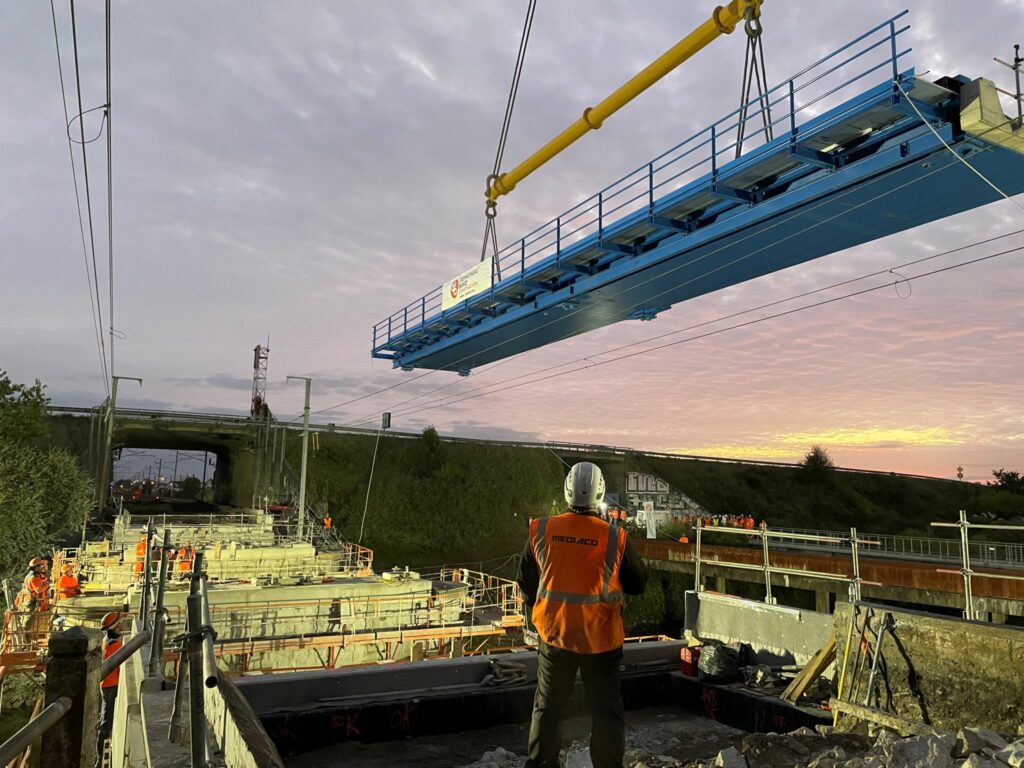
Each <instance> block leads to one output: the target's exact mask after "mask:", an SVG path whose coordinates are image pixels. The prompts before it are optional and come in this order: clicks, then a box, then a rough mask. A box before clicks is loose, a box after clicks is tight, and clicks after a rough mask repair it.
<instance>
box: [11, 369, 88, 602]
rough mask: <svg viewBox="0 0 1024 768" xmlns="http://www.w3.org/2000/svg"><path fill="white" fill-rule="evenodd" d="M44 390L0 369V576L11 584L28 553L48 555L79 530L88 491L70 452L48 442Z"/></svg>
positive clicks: (86, 506) (37, 384)
mask: <svg viewBox="0 0 1024 768" xmlns="http://www.w3.org/2000/svg"><path fill="white" fill-rule="evenodd" d="M44 389H45V388H44V387H43V385H42V384H40V383H39V382H38V381H36V382H35V384H33V385H31V386H30V385H25V384H15V383H13V382H12V381H11V380H10V378H9V377H8V376H7V374H6V373H5V372H4V371H0V530H2V531H3V532H4V535H3V537H0V577H2V578H10V579H13V580H15V583H20V581H21V577H22V576H23V575H24V573H25V567H26V563H27V562H28V560H29V559H30V558H31V557H45V556H47V555H48V554H49V552H50V550H51V549H52V548H53V547H54V546H56V545H58V544H60V543H61V541H62V538H63V537H64V536H66V535H68V534H70V533H71V532H73V531H75V530H80V529H81V525H82V520H83V519H84V518H85V514H86V512H87V511H88V510H89V506H90V501H91V496H92V494H91V488H90V482H89V478H88V477H87V475H86V474H85V473H84V472H83V471H82V469H81V467H79V465H78V462H77V460H76V459H75V457H74V456H72V454H70V453H69V452H68V451H67V450H65V449H63V448H53V447H48V446H47V443H48V426H49V424H48V419H47V417H46V404H47V402H48V398H47V397H46V395H45V392H44Z"/></svg>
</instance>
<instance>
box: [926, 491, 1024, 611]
mask: <svg viewBox="0 0 1024 768" xmlns="http://www.w3.org/2000/svg"><path fill="white" fill-rule="evenodd" d="M932 526H933V527H935V528H959V529H960V553H961V565H960V570H959V573H960V574H961V575H962V576H963V578H964V618H966V619H971V620H974V619H977V618H978V615H977V609H976V607H975V605H974V584H973V580H974V579H975V578H982V579H991V578H999V579H1008V580H1011V581H1024V576H1015V575H1012V574H1008V573H999V574H991V573H983V572H979V571H975V570H973V569H972V568H971V542H970V534H969V531H970V529H971V528H979V529H981V530H988V531H1024V525H993V524H985V523H972V522H969V521H968V520H967V513H966V512H965V511H964V510H962V509H961V510H960V519H959V520H958V521H957V522H955V523H932ZM983 546H988V545H987V544H986V545H983ZM936 570H937V571H939V573H957V571H951V570H948V569H945V568H937V569H936Z"/></svg>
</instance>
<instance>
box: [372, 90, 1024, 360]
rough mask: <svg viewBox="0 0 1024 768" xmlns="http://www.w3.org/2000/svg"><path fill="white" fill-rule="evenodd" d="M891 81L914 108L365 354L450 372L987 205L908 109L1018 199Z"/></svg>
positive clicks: (603, 234)
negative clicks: (926, 117)
mask: <svg viewBox="0 0 1024 768" xmlns="http://www.w3.org/2000/svg"><path fill="white" fill-rule="evenodd" d="M903 83H904V88H905V89H906V90H907V91H908V92H909V94H910V96H911V97H912V99H913V103H912V104H911V103H908V100H907V99H906V98H902V97H901V96H900V95H899V94H898V91H897V92H896V93H895V94H894V89H893V85H892V83H891V82H890V83H885V84H882V85H879V86H878V87H876V88H873V89H871V90H869V91H867V92H865V93H863V94H861V95H859V96H857V97H856V98H854V99H851V100H850V101H848V102H846V103H844V104H842V105H841V106H839V107H836V108H835V109H833V110H831V111H829V112H827V113H825V114H824V115H822V116H820V117H818V118H816V119H814V120H812V121H810V122H809V123H807V124H805V125H801V126H799V127H797V128H796V130H795V132H793V133H790V132H787V133H786V135H784V136H781V137H778V138H776V139H775V140H773V141H771V142H770V143H767V144H765V145H763V146H761V147H759V148H758V149H756V150H754V151H753V152H751V153H749V154H748V155H744V156H742V157H740V158H738V159H736V160H733V161H732V162H729V163H727V164H725V165H722V166H721V167H720V168H717V169H716V170H714V171H713V172H711V173H708V174H706V175H704V176H702V177H701V178H699V179H696V180H694V181H693V182H691V183H688V184H686V185H685V186H683V187H682V188H680V189H677V190H675V191H673V192H670V193H669V194H667V195H664V196H663V197H661V198H660V199H654V198H653V197H652V199H651V202H650V204H649V205H643V206H642V207H640V209H639V210H635V211H634V212H632V213H630V214H629V215H627V216H625V217H624V218H621V219H620V220H618V221H615V222H608V221H607V219H608V217H607V216H605V221H604V222H602V223H600V224H599V226H598V231H595V232H594V233H593V234H591V235H589V236H587V237H585V238H583V239H580V240H578V241H577V242H574V243H572V244H571V245H564V244H562V245H561V246H560V247H559V248H558V250H557V251H554V250H553V252H552V253H551V254H550V255H549V256H547V257H546V258H544V259H542V260H540V261H538V262H536V263H534V264H532V265H530V264H528V263H524V265H523V269H522V271H520V272H519V274H517V275H515V276H513V277H510V278H506V279H505V280H502V281H499V282H497V283H496V284H495V285H494V287H493V288H492V289H490V290H489V291H485V292H484V293H482V294H479V295H477V296H475V297H472V298H470V299H468V300H467V301H465V302H463V303H462V304H459V305H456V306H455V307H453V308H451V309H449V310H447V311H442V312H438V313H437V314H435V315H433V316H430V317H423V318H422V321H421V318H420V317H415V322H413V318H411V317H408V316H406V317H405V318H396V317H395V316H392V320H393V321H394V322H389V323H388V324H387V327H386V331H385V332H384V334H383V336H379V335H377V332H376V331H375V346H374V350H373V354H374V356H377V357H383V358H387V359H391V360H393V362H394V365H395V366H396V367H398V366H401V367H420V368H432V369H445V370H459V371H462V372H464V371H467V370H469V369H471V368H474V367H476V366H480V365H484V364H486V363H490V362H493V361H495V360H500V359H503V358H506V357H509V356H511V355H514V354H518V353H521V352H524V351H527V350H530V349H535V348H538V347H542V346H545V345H547V344H551V343H553V342H556V341H559V340H561V339H565V338H569V337H572V336H575V335H577V334H580V333H585V332H587V331H590V330H593V329H596V328H600V327H603V326H606V325H609V324H612V323H616V322H619V321H622V320H626V319H635V318H638V319H651V318H653V317H654V316H655V315H656V314H657V313H659V312H661V311H664V310H666V309H668V308H669V307H671V306H672V305H674V304H677V303H679V302H683V301H686V300H688V299H692V298H694V297H697V296H701V295H703V294H707V293H711V292H713V291H717V290H720V289H722V288H726V287H728V286H731V285H736V284H738V283H742V282H745V281H747V280H751V279H753V278H756V277H759V276H762V275H766V274H769V273H771V272H775V271H778V270H781V269H786V268H787V267H791V266H794V265H797V264H801V263H803V262H806V261H809V260H812V259H816V258H819V257H821V256H825V255H827V254H831V253H836V252H838V251H842V250H844V249H847V248H851V247H853V246H857V245H861V244H863V243H866V242H870V241H872V240H876V239H878V238H881V237H885V236H887V235H890V234H893V233H896V232H901V231H904V230H907V229H910V228H912V227H915V226H918V225H920V224H924V223H927V222H931V221H935V220H938V219H941V218H944V217H947V216H950V215H952V214H955V213H959V212H962V211H966V210H970V209H972V208H976V207H978V206H982V205H985V204H988V203H991V202H994V201H995V200H997V199H999V195H998V194H997V193H996V192H994V191H993V190H992V189H991V188H990V187H989V186H987V185H986V184H985V183H984V182H983V181H982V180H980V179H979V178H978V177H977V176H976V175H974V173H973V172H972V171H971V170H970V169H969V168H967V167H965V165H964V164H963V163H962V162H960V160H959V159H958V158H957V157H955V156H954V154H953V153H951V152H950V151H949V150H947V149H946V148H945V146H943V143H942V141H940V139H939V137H938V136H936V134H935V133H933V131H932V130H931V129H930V128H929V127H928V125H926V124H925V123H924V122H923V121H922V120H921V119H920V118H919V117H917V114H916V113H915V112H914V110H913V107H918V108H919V109H920V110H921V111H922V112H924V113H925V114H926V115H927V116H928V117H929V120H931V121H932V126H933V127H934V128H935V130H936V131H937V133H938V134H939V135H940V136H941V137H942V139H943V140H945V141H946V142H947V143H948V144H949V145H950V146H952V147H953V149H954V150H955V152H956V153H957V154H958V155H960V156H961V157H963V158H966V159H967V160H968V161H969V162H970V163H971V164H972V165H973V166H974V167H975V168H977V169H978V170H979V171H980V172H981V173H983V174H984V175H985V176H986V177H988V178H990V179H992V181H993V182H994V183H995V184H997V185H998V186H1000V187H1001V188H1002V189H1004V190H1005V191H1006V192H1008V193H1010V194H1015V193H1019V192H1022V191H1024V155H1021V154H1018V153H1015V152H1012V151H1010V150H1007V149H1005V148H1002V147H1000V146H998V145H996V144H990V143H988V142H986V141H985V140H984V139H983V138H978V137H973V136H970V135H967V134H964V133H961V132H960V131H959V130H958V128H957V124H958V121H957V116H958V114H959V99H958V97H957V95H956V94H955V93H954V92H953V91H949V90H946V89H944V88H941V87H939V86H937V85H934V84H931V83H926V82H924V81H922V80H920V79H917V78H914V77H912V76H910V75H909V74H908V75H905V76H904V77H903ZM424 314H425V313H424ZM407 315H408V313H407ZM392 326H394V327H392ZM378 327H380V326H379V325H378Z"/></svg>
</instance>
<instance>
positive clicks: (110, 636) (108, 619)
mask: <svg viewBox="0 0 1024 768" xmlns="http://www.w3.org/2000/svg"><path fill="white" fill-rule="evenodd" d="M120 621H121V614H120V613H118V612H117V611H111V612H110V613H108V614H106V615H105V616H104V617H103V619H102V621H100V628H101V629H102V630H103V631H104V637H103V660H104V661H106V660H107V659H109V658H110V657H111V656H113V655H114V652H115V651H116V650H117V649H118V648H120V647H121V645H122V643H121V633H120V632H119V631H118V624H119V623H120ZM120 681H121V668H120V667H118V668H117V669H115V670H114V671H113V672H111V673H110V674H109V675H107V676H106V677H104V678H103V679H102V680H101V681H100V693H102V694H103V699H102V701H101V702H100V707H101V708H100V728H99V733H98V734H97V740H96V764H97V765H100V763H101V762H102V760H103V746H104V742H106V740H107V739H109V738H110V734H111V731H112V730H113V727H114V701H115V700H116V699H117V685H118V683H119V682H120Z"/></svg>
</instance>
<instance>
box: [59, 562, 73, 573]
mask: <svg viewBox="0 0 1024 768" xmlns="http://www.w3.org/2000/svg"><path fill="white" fill-rule="evenodd" d="M60 570H61V572H62V573H71V571H72V570H73V569H72V568H71V565H70V564H69V563H64V567H63V568H61V569H60Z"/></svg>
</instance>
